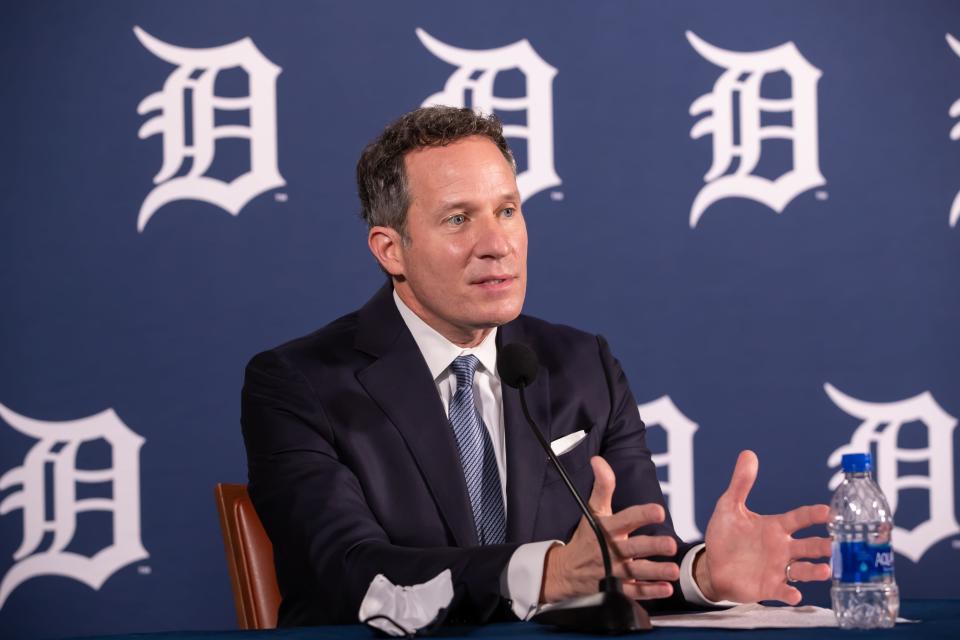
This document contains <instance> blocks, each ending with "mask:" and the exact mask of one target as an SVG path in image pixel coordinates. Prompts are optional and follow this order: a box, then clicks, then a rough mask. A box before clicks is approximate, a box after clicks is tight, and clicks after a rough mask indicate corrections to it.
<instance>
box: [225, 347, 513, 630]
mask: <svg viewBox="0 0 960 640" xmlns="http://www.w3.org/2000/svg"><path fill="white" fill-rule="evenodd" d="M241 425H242V428H243V436H244V442H245V445H246V450H247V460H248V469H249V492H250V496H251V499H252V501H253V504H254V507H255V508H256V511H257V513H258V515H259V516H260V519H261V520H262V522H263V525H264V528H265V530H266V532H267V535H268V536H269V537H270V540H271V542H272V544H273V550H274V559H275V564H276V568H277V579H278V583H279V586H280V591H281V596H282V598H283V602H282V604H281V607H280V612H279V623H280V625H281V626H300V625H316V624H336V623H338V624H345V623H356V622H357V621H358V618H357V615H358V610H359V606H360V603H361V601H362V600H363V597H364V595H365V593H366V591H367V588H368V586H369V584H370V582H371V581H372V580H373V578H374V577H375V576H376V575H377V574H378V573H382V574H384V575H385V576H386V577H387V578H388V579H389V580H390V581H391V582H393V583H394V584H397V585H413V584H420V583H422V582H426V581H427V580H429V579H431V578H433V577H435V576H436V575H437V574H439V573H440V572H441V571H443V570H444V569H450V570H451V572H452V578H453V586H454V599H453V601H452V603H451V605H450V608H449V610H448V618H447V619H448V621H458V622H460V621H462V622H484V621H486V620H488V619H490V618H491V617H494V616H496V615H498V612H501V611H503V610H505V609H504V607H503V606H502V605H504V604H505V602H504V601H503V599H502V598H501V596H500V575H501V573H502V571H503V569H504V567H506V566H507V563H508V562H509V560H510V556H511V555H512V553H513V551H514V550H515V549H516V547H517V546H518V545H513V544H505V545H490V546H483V547H474V548H466V549H462V548H454V547H443V548H412V547H402V546H398V545H395V544H392V543H391V540H390V537H389V535H388V534H387V532H386V531H384V529H383V528H382V527H381V526H380V525H379V524H378V522H377V519H376V517H375V515H374V514H373V513H372V512H371V510H370V508H369V506H368V505H367V502H366V500H365V498H364V492H363V489H362V487H361V485H360V482H359V481H358V479H357V477H356V476H355V475H354V473H353V472H352V471H351V469H350V468H348V466H347V465H345V464H343V462H342V461H341V459H340V457H339V456H338V452H337V442H336V434H335V432H334V430H333V429H332V428H331V425H330V423H329V421H328V420H327V418H326V415H325V414H324V410H323V407H322V406H321V405H320V403H319V401H318V398H317V395H316V394H315V393H314V391H313V389H312V388H311V386H310V384H309V383H308V381H307V380H306V378H305V377H304V376H303V375H302V374H301V373H300V372H298V371H297V370H296V369H295V368H294V367H293V366H291V365H290V364H288V363H287V362H285V361H284V359H283V358H282V357H281V356H280V355H278V354H277V353H275V352H266V353H263V354H260V355H259V356H257V357H255V358H254V359H253V360H252V361H251V362H250V364H249V365H248V366H247V370H246V377H245V381H244V386H243V392H242V403H241Z"/></svg>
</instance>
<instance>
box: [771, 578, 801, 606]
mask: <svg viewBox="0 0 960 640" xmlns="http://www.w3.org/2000/svg"><path fill="white" fill-rule="evenodd" d="M792 572H793V570H792V569H791V573H792ZM767 599H768V598H763V600H767ZM769 599H770V600H779V601H780V602H786V603H787V604H790V605H797V604H800V600H802V599H803V596H802V595H801V593H800V590H799V589H797V588H796V587H791V586H790V585H788V584H783V585H780V587H778V588H777V590H776V592H775V593H773V594H772V595H771V597H770V598H769Z"/></svg>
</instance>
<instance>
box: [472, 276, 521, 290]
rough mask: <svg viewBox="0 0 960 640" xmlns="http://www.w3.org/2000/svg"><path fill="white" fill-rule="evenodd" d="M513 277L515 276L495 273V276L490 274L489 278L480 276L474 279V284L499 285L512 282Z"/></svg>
mask: <svg viewBox="0 0 960 640" xmlns="http://www.w3.org/2000/svg"><path fill="white" fill-rule="evenodd" d="M513 279H514V277H513V276H507V275H495V276H489V277H487V278H480V279H479V280H474V281H473V284H478V285H482V286H488V287H495V286H497V285H501V284H504V283H506V282H510V281H511V280H513Z"/></svg>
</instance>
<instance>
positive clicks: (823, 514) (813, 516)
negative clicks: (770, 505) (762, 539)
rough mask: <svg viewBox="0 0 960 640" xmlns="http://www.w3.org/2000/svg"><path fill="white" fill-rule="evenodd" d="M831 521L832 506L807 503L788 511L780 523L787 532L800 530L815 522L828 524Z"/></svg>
mask: <svg viewBox="0 0 960 640" xmlns="http://www.w3.org/2000/svg"><path fill="white" fill-rule="evenodd" d="M829 521H830V507H828V506H827V505H825V504H814V505H807V506H805V507H797V508H796V509H793V510H791V511H787V512H786V513H784V514H783V515H781V516H780V523H781V524H782V525H783V528H784V529H786V531H787V533H793V532H794V531H800V530H801V529H806V528H807V527H812V526H813V525H815V524H826V523H827V522H829Z"/></svg>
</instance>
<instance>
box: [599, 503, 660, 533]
mask: <svg viewBox="0 0 960 640" xmlns="http://www.w3.org/2000/svg"><path fill="white" fill-rule="evenodd" d="M665 517H666V512H665V511H664V510H663V507H662V506H660V505H659V504H656V503H650V504H635V505H633V506H632V507H627V508H626V509H624V510H622V511H617V512H616V513H615V514H613V515H612V516H610V517H609V518H606V519H604V521H603V523H602V526H603V529H604V530H605V531H606V532H607V535H608V536H621V535H626V534H628V533H632V532H633V531H636V530H637V529H639V528H640V527H644V526H646V525H648V524H657V523H660V522H663V519H664V518H665Z"/></svg>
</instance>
